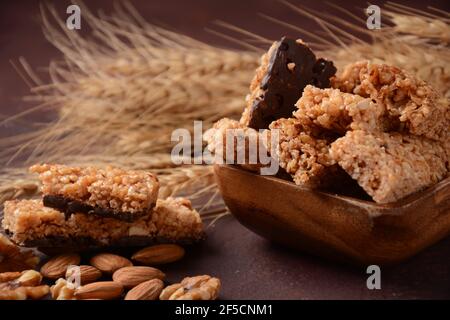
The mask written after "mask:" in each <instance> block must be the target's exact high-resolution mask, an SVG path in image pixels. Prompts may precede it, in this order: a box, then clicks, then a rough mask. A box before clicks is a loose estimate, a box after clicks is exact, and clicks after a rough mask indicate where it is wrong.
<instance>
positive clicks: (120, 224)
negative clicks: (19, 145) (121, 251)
mask: <svg viewBox="0 0 450 320" xmlns="http://www.w3.org/2000/svg"><path fill="white" fill-rule="evenodd" d="M30 170H31V171H32V172H34V173H38V174H39V178H40V180H41V182H42V193H43V198H42V199H33V200H13V201H7V202H5V207H4V219H3V221H2V225H3V228H4V229H5V231H6V232H7V234H8V235H9V236H10V238H11V240H12V241H14V242H15V243H17V244H19V245H22V246H32V247H34V246H40V247H76V248H90V247H104V246H134V245H146V244H151V243H155V242H172V243H173V242H182V243H190V242H195V241H197V240H199V239H201V238H202V237H203V227H202V221H201V218H200V216H199V214H198V212H197V211H196V210H194V209H193V208H192V206H191V203H190V201H189V200H187V199H184V198H167V199H158V190H159V182H158V179H157V178H156V176H154V175H153V174H151V173H149V172H145V171H125V170H122V169H119V168H114V167H107V168H104V169H101V168H94V167H68V166H64V165H48V164H44V165H35V166H33V167H31V169H30Z"/></svg>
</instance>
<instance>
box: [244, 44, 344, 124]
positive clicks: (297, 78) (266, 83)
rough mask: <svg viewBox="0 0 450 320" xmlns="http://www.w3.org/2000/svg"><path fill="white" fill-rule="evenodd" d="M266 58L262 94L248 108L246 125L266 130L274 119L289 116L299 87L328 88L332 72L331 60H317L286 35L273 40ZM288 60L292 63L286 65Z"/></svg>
mask: <svg viewBox="0 0 450 320" xmlns="http://www.w3.org/2000/svg"><path fill="white" fill-rule="evenodd" d="M269 59H270V60H269V66H268V68H267V73H266V75H265V76H264V78H263V79H262V81H261V83H260V88H261V89H262V90H263V91H264V93H263V94H262V95H261V96H259V97H257V98H256V99H255V100H254V101H253V104H252V105H251V107H250V121H249V124H248V126H249V127H250V128H253V129H267V128H268V127H269V124H270V123H272V122H273V121H275V120H277V119H280V118H290V117H292V112H293V111H294V110H295V109H296V107H295V103H296V102H297V101H298V99H300V97H301V95H302V93H303V89H304V88H305V87H306V86H307V85H308V84H311V85H314V86H316V87H319V88H326V87H329V86H330V78H331V77H332V76H333V75H334V74H335V73H336V68H335V66H334V65H333V62H331V61H327V60H325V59H318V60H317V59H316V56H315V55H314V53H313V52H312V51H311V49H310V48H309V47H308V46H306V45H304V44H302V43H298V42H296V41H295V40H293V39H288V38H286V37H283V38H282V39H281V40H280V41H278V42H277V44H276V47H275V49H274V51H273V53H272V55H271V56H270V57H269ZM291 63H293V64H295V65H291V68H289V67H288V65H289V64H291Z"/></svg>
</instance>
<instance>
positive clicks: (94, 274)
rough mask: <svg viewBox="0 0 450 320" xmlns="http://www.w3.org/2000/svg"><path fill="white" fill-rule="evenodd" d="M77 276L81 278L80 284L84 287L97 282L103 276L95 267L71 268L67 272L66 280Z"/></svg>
mask: <svg viewBox="0 0 450 320" xmlns="http://www.w3.org/2000/svg"><path fill="white" fill-rule="evenodd" d="M77 276H79V277H80V284H82V285H84V284H87V283H91V282H94V281H97V280H98V279H99V278H100V277H101V276H102V272H101V271H100V270H98V269H97V268H96V267H93V266H86V265H82V266H70V267H69V268H68V269H67V271H66V279H69V278H73V277H77Z"/></svg>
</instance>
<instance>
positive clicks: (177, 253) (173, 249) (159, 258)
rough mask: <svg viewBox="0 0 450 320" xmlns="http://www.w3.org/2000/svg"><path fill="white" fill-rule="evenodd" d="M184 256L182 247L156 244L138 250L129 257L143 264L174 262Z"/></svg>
mask: <svg viewBox="0 0 450 320" xmlns="http://www.w3.org/2000/svg"><path fill="white" fill-rule="evenodd" d="M183 256H184V249H183V248H182V247H180V246H179V245H176V244H158V245H155V246H150V247H147V248H144V249H142V250H139V251H138V252H136V253H135V254H134V255H133V256H132V257H131V259H133V260H134V261H137V262H140V263H142V264H145V265H160V264H166V263H171V262H175V261H177V260H180V259H181V258H183Z"/></svg>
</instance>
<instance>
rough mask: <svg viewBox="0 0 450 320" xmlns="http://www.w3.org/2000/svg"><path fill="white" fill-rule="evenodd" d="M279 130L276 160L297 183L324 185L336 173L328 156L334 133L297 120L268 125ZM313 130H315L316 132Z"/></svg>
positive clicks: (284, 120)
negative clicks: (328, 132)
mask: <svg viewBox="0 0 450 320" xmlns="http://www.w3.org/2000/svg"><path fill="white" fill-rule="evenodd" d="M270 129H271V131H272V130H278V134H279V146H278V148H277V160H278V162H279V164H280V167H282V168H283V169H285V170H286V172H287V173H289V174H290V175H291V176H292V178H293V180H294V182H295V183H296V184H298V185H304V186H308V187H318V186H325V185H328V184H329V183H331V181H332V180H334V178H335V176H336V174H337V173H338V171H339V170H338V167H337V165H336V162H335V161H334V160H333V159H332V158H331V157H330V155H329V148H330V143H331V142H332V141H333V140H334V137H333V136H329V135H326V134H323V133H320V130H319V131H317V130H314V128H312V127H305V126H304V125H303V124H302V123H301V122H300V121H299V120H298V119H295V118H289V119H279V120H277V121H274V122H272V123H271V124H270ZM315 131H316V132H315Z"/></svg>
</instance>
